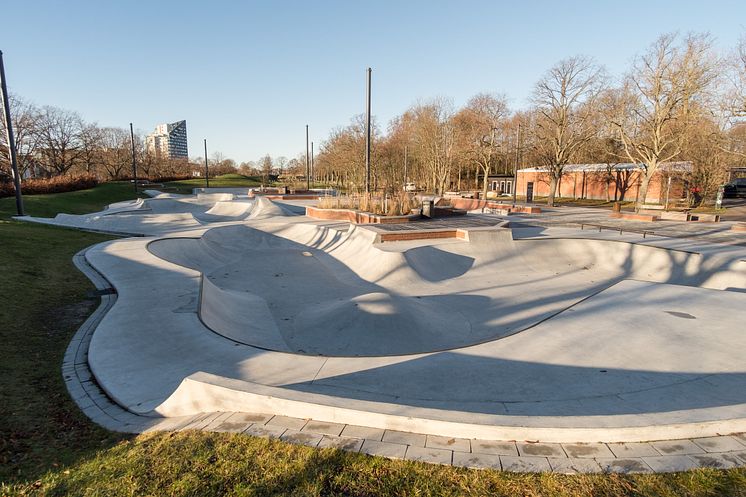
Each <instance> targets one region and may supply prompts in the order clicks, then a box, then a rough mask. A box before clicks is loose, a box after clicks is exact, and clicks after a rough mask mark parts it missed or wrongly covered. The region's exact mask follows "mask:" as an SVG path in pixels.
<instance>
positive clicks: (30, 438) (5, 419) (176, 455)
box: [0, 185, 746, 497]
mask: <svg viewBox="0 0 746 497" xmlns="http://www.w3.org/2000/svg"><path fill="white" fill-rule="evenodd" d="M116 192H119V190H118V189H117V187H116V185H114V186H111V185H102V186H99V187H97V188H95V189H93V190H91V191H89V192H88V194H86V195H81V192H76V193H68V194H61V195H49V196H46V197H41V196H40V197H37V198H35V199H34V201H33V202H30V203H29V207H30V208H29V210H30V211H31V209H32V207H31V206H32V205H33V209H34V211H33V212H32V213H34V214H37V215H39V214H41V213H48V212H52V211H53V210H54V209H57V208H64V209H65V210H67V211H68V212H80V211H81V210H86V209H90V210H98V209H100V207H101V205H99V204H97V203H96V202H99V201H102V200H103V199H106V200H107V201H108V200H111V199H112V198H113V197H115V196H116V195H118V194H119V193H121V195H122V196H123V197H119V198H117V199H121V198H126V195H127V192H124V191H122V192H119V193H116ZM5 200H8V199H5ZM11 208H12V204H11ZM8 212H9V207H8V205H7V204H6V203H5V201H4V200H3V201H0V218H2V217H7V214H8ZM45 215H46V214H45ZM107 239H108V238H107V237H105V236H102V235H96V234H91V233H83V232H78V231H74V230H65V229H59V228H54V227H49V226H39V225H31V224H23V223H16V222H12V221H8V220H7V219H5V220H3V219H0V248H2V251H3V256H4V257H3V260H4V263H5V264H4V267H3V270H2V271H0V343H2V348H0V354H1V356H0V375H2V378H3V379H4V381H2V382H0V482H2V483H0V495H26V494H40V495H200V496H201V495H225V494H233V495H355V496H368V495H487V494H491V495H506V496H508V495H526V496H538V495H556V496H591V495H593V496H607V495H608V496H612V495H650V496H671V497H673V496H710V495H734V496H746V470H743V469H739V470H731V471H715V470H698V471H693V472H687V473H682V474H677V475H638V476H630V477H625V476H615V475H611V476H607V475H592V476H563V475H530V474H529V475H520V474H509V473H500V472H496V471H474V470H466V469H459V468H450V467H440V466H433V465H426V464H419V463H411V462H405V461H390V460H385V459H379V458H370V457H367V456H363V455H358V454H346V453H341V452H338V451H334V450H331V449H326V450H315V449H310V448H307V447H297V446H292V445H288V444H285V443H283V442H279V441H270V440H264V439H258V438H253V437H249V436H245V435H235V434H211V433H166V434H156V435H147V436H139V437H132V436H122V435H116V434H112V433H109V432H107V431H106V430H103V429H101V428H98V427H97V426H95V425H93V424H91V423H90V422H89V421H88V420H87V419H86V418H85V417H84V416H83V415H82V414H81V413H80V412H79V411H78V409H77V407H76V406H75V404H74V403H73V402H72V401H71V400H70V399H69V398H68V396H67V393H66V390H65V387H64V384H63V382H62V378H61V373H60V363H61V361H62V355H63V353H64V350H65V347H66V346H67V342H68V340H69V338H70V337H71V335H72V334H73V333H74V332H75V330H76V329H77V327H78V326H79V325H80V324H81V323H82V322H83V320H84V319H85V317H86V316H87V315H88V314H89V313H90V312H91V311H92V309H93V308H94V307H95V305H96V304H97V299H95V298H91V297H89V296H88V295H87V293H88V292H89V291H90V290H92V289H93V287H92V285H91V284H90V283H89V282H88V281H87V279H86V278H85V277H84V276H83V275H82V274H80V273H79V272H78V271H77V270H75V268H74V266H73V265H72V263H71V260H70V259H71V257H72V256H73V254H74V253H75V252H77V251H78V250H80V249H82V248H84V247H86V246H88V245H91V244H93V243H97V242H100V241H104V240H107Z"/></svg>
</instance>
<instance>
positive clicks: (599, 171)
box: [516, 162, 692, 204]
mask: <svg viewBox="0 0 746 497" xmlns="http://www.w3.org/2000/svg"><path fill="white" fill-rule="evenodd" d="M691 170H692V163H691V162H669V163H666V164H663V165H661V166H660V167H659V168H658V171H656V173H655V175H654V176H653V179H652V180H651V181H650V185H649V186H648V194H647V199H646V201H647V203H651V204H654V203H658V204H665V203H667V201H670V202H674V201H676V200H679V199H683V198H685V197H686V188H687V184H686V179H685V178H686V175H687V173H690V172H691ZM642 175H643V168H642V165H640V164H631V163H628V164H614V165H609V164H568V165H567V166H565V167H564V171H563V174H562V178H561V179H560V182H559V184H558V185H557V197H565V198H568V197H569V198H588V199H598V200H607V199H609V200H631V201H636V200H637V197H638V194H639V188H640V182H641V180H642ZM516 183H517V194H518V195H526V189H527V186H528V184H529V183H533V195H534V197H546V196H548V195H549V175H548V173H547V170H546V168H542V167H529V168H524V169H519V170H518V173H517V182H516Z"/></svg>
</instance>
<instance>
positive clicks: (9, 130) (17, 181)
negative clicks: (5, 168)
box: [0, 50, 24, 216]
mask: <svg viewBox="0 0 746 497" xmlns="http://www.w3.org/2000/svg"><path fill="white" fill-rule="evenodd" d="M0 91H2V93H3V110H4V111H5V134H6V137H7V139H8V155H9V156H10V168H11V170H12V171H13V186H14V187H15V189H16V211H17V212H18V215H19V216H23V215H24V213H23V195H22V194H21V176H20V174H18V161H17V158H16V139H15V136H14V135H13V122H12V121H11V119H10V99H9V98H8V85H7V84H6V82H5V65H4V64H3V52H2V50H0Z"/></svg>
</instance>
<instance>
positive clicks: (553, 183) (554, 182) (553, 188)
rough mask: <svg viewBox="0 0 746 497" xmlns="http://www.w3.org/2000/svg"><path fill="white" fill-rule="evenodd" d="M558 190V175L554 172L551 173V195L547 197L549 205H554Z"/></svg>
mask: <svg viewBox="0 0 746 497" xmlns="http://www.w3.org/2000/svg"><path fill="white" fill-rule="evenodd" d="M556 192H557V175H556V174H555V173H554V172H552V173H551V174H550V175H549V196H548V197H547V205H548V206H549V207H552V206H554V195H555V193H556Z"/></svg>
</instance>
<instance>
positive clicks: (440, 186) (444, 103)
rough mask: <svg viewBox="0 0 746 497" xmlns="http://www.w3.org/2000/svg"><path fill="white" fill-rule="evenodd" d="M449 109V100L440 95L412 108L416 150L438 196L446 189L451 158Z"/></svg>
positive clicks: (452, 137) (453, 134) (452, 133)
mask: <svg viewBox="0 0 746 497" xmlns="http://www.w3.org/2000/svg"><path fill="white" fill-rule="evenodd" d="M452 109H453V105H452V104H451V102H450V101H449V100H446V99H443V98H437V99H435V100H433V101H432V102H430V103H428V104H425V105H418V106H415V107H414V108H413V109H412V112H413V114H414V116H415V122H416V124H415V146H416V151H417V153H418V155H419V156H420V159H421V162H422V165H423V166H424V167H425V169H426V170H427V172H428V174H429V176H430V179H431V180H432V185H433V188H434V190H435V192H436V193H437V194H438V195H442V194H443V193H444V192H445V190H446V186H447V182H448V179H449V177H450V175H451V170H452V167H453V161H454V154H455V143H456V126H455V124H454V121H453V110H452Z"/></svg>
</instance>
